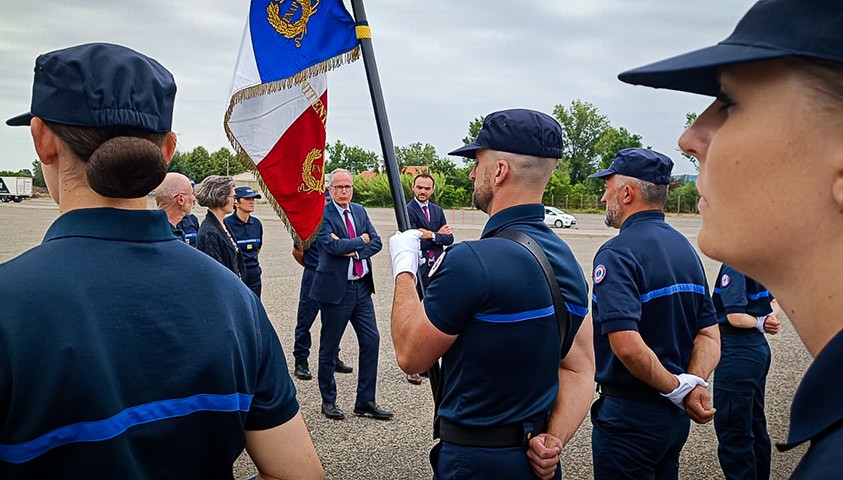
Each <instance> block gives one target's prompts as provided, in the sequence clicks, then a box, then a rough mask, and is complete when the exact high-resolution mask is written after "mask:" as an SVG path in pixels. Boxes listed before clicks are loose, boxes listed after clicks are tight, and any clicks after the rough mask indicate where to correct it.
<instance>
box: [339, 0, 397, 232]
mask: <svg viewBox="0 0 843 480" xmlns="http://www.w3.org/2000/svg"><path fill="white" fill-rule="evenodd" d="M351 9H352V10H353V11H354V19H355V21H356V24H357V38H358V40H359V42H360V49H361V50H362V52H363V65H364V66H365V67H366V78H367V79H368V80H369V93H370V94H371V96H372V106H373V107H374V109H375V122H376V123H377V126H378V136H379V137H380V141H381V150H383V160H384V164H385V166H386V177H387V179H388V180H389V189H390V192H391V194H392V204H393V205H392V206H393V209H394V210H395V220H396V222H397V223H398V230H399V231H402V232H403V231H404V230H409V228H410V217H409V216H408V214H407V200H406V199H405V198H404V187H403V186H402V184H401V172H400V171H398V161H397V160H396V159H395V145H394V144H393V143H392V131H391V130H390V129H389V119H387V116H386V104H385V103H384V101H383V90H382V89H381V80H380V76H379V75H378V66H377V63H376V62H375V50H374V48H373V47H372V37H371V34H370V30H369V22H368V20H366V9H365V8H363V0H351ZM361 32H362V34H361Z"/></svg>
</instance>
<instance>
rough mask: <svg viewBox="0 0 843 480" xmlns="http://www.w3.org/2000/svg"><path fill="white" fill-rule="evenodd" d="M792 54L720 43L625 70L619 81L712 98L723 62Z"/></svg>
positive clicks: (744, 61)
mask: <svg viewBox="0 0 843 480" xmlns="http://www.w3.org/2000/svg"><path fill="white" fill-rule="evenodd" d="M788 55H792V53H790V52H785V51H782V50H776V49H770V48H762V47H752V46H746V45H733V44H725V43H720V44H718V45H715V46H713V47H708V48H703V49H700V50H695V51H693V52H688V53H686V54H683V55H679V56H676V57H671V58H668V59H666V60H662V61H660V62H655V63H651V64H649V65H645V66H643V67H638V68H634V69H632V70H627V71H625V72H623V73H621V74H620V75H618V80H620V81H622V82H625V83H630V84H632V85H644V86H647V87H653V88H666V89H668V90H678V91H680V92H689V93H698V94H701V95H708V96H711V97H715V96H717V94H718V93H720V82H719V80H718V76H717V75H718V72H719V69H720V67H722V66H724V65H733V64H736V63H747V62H757V61H761V60H770V59H773V58H780V57H785V56H788Z"/></svg>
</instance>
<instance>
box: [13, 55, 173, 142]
mask: <svg viewBox="0 0 843 480" xmlns="http://www.w3.org/2000/svg"><path fill="white" fill-rule="evenodd" d="M175 98H176V83H175V81H174V80H173V75H172V74H171V73H170V72H169V71H167V69H166V68H164V67H163V66H161V64H160V63H158V62H156V61H155V60H153V59H151V58H149V57H147V56H145V55H143V54H140V53H138V52H136V51H134V50H132V49H130V48H126V47H123V46H120V45H113V44H109V43H89V44H86V45H78V46H75V47H70V48H65V49H63V50H56V51H54V52H49V53H45V54H43V55H39V56H38V58H37V59H36V60H35V81H34V82H33V84H32V105H31V107H30V109H29V112H28V113H24V114H22V115H18V116H17V117H13V118H10V119H8V120H6V125H10V126H22V125H29V122H30V121H31V120H32V118H33V117H38V118H41V119H43V120H47V121H51V122H55V123H61V124H65V125H74V126H81V127H109V126H128V127H139V128H144V129H147V130H151V131H153V132H160V133H165V132H169V131H170V130H171V129H172V128H171V127H172V123H173V103H174V102H175Z"/></svg>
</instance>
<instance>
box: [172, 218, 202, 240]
mask: <svg viewBox="0 0 843 480" xmlns="http://www.w3.org/2000/svg"><path fill="white" fill-rule="evenodd" d="M176 228H177V229H178V230H181V232H182V234H183V235H184V241H185V242H187V243H188V244H190V246H191V247H193V248H196V236H197V235H198V234H199V219H198V218H196V215H194V214H192V213H191V214H189V215H186V216H185V217H184V218H182V219H181V221H180V222H179V224H178V225H176Z"/></svg>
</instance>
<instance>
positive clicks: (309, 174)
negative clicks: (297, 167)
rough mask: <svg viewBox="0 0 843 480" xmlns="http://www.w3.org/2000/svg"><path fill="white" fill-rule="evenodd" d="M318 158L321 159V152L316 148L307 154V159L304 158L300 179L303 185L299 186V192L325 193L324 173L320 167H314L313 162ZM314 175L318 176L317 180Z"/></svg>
mask: <svg viewBox="0 0 843 480" xmlns="http://www.w3.org/2000/svg"><path fill="white" fill-rule="evenodd" d="M320 158H322V150H320V149H318V148H314V149H313V150H311V151H310V153H308V154H307V157H305V159H304V163H303V164H302V166H301V179H302V181H304V183H302V184H301V185H299V192H304V193H313V192H317V193H319V194H322V193H325V182H324V181H323V177H324V172H323V169H322V165H314V162H315V161H316V160H319V159H320ZM314 173H317V174H319V178H316V176H315V175H314Z"/></svg>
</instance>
